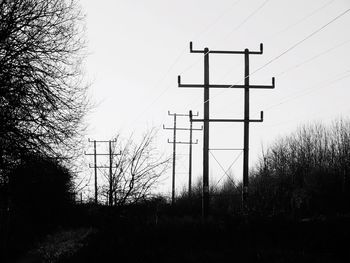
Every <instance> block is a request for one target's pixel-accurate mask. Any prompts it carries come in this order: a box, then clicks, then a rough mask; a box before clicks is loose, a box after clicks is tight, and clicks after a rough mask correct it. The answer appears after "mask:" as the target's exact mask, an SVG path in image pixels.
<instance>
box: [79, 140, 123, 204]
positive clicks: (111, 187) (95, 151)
mask: <svg viewBox="0 0 350 263" xmlns="http://www.w3.org/2000/svg"><path fill="white" fill-rule="evenodd" d="M88 142H93V144H94V153H85V155H93V156H94V165H93V166H91V165H90V164H89V168H94V172H95V173H94V174H95V185H94V186H95V188H94V190H95V203H96V204H97V203H98V193H97V188H98V187H97V168H108V169H109V193H108V203H109V205H110V206H112V205H113V173H112V166H113V156H117V155H120V153H113V152H112V142H115V140H114V141H111V140H109V141H96V140H93V141H92V140H90V139H88ZM96 143H108V146H109V151H108V153H97V150H96V148H97V147H96ZM98 155H102V156H109V166H97V156H98ZM116 167H117V166H116Z"/></svg>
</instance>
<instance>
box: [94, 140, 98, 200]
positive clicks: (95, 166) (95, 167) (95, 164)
mask: <svg viewBox="0 0 350 263" xmlns="http://www.w3.org/2000/svg"><path fill="white" fill-rule="evenodd" d="M94 170H95V204H97V202H98V201H97V154H96V140H94Z"/></svg>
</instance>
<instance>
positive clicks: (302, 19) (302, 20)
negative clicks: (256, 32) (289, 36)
mask: <svg viewBox="0 0 350 263" xmlns="http://www.w3.org/2000/svg"><path fill="white" fill-rule="evenodd" d="M333 2H334V0H330V1H328V2H326V3H325V4H323V5H322V6H320V7H319V8H317V9H315V10H313V11H312V12H310V13H308V14H307V15H306V16H304V17H302V18H301V19H299V20H298V21H296V22H294V23H293V24H289V25H288V26H286V27H285V28H284V29H282V30H280V31H278V32H277V33H275V34H273V35H272V36H271V38H276V37H277V36H278V35H280V34H283V33H284V32H286V31H288V30H289V29H291V28H292V27H295V26H296V25H299V24H300V23H302V22H304V21H305V20H307V19H308V18H310V17H312V16H314V15H315V14H317V13H318V12H319V11H321V10H322V9H324V8H326V7H327V6H329V5H330V4H332V3H333Z"/></svg>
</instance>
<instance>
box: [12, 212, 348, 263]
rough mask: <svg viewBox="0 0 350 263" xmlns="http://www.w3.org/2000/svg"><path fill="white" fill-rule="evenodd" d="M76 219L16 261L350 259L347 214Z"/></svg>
mask: <svg viewBox="0 0 350 263" xmlns="http://www.w3.org/2000/svg"><path fill="white" fill-rule="evenodd" d="M139 212H140V211H139ZM81 218H82V221H81V223H80V224H78V225H75V226H73V227H72V226H71V227H66V228H65V229H58V230H56V231H54V232H53V233H52V234H51V235H49V236H47V237H46V238H44V239H43V240H42V241H41V242H39V243H38V244H36V245H35V246H34V248H32V249H31V250H30V252H27V253H26V254H25V255H24V256H22V257H20V258H19V259H16V262H243V261H244V262H269V263H271V262H350V250H349V244H350V217H347V216H336V217H335V216H334V217H318V218H312V219H301V220H289V219H286V218H283V217H265V218H259V217H222V216H221V217H219V216H217V217H215V218H214V217H211V218H209V219H208V220H206V221H202V220H201V218H200V217H195V216H181V215H170V214H167V215H158V216H153V215H141V214H139V213H129V214H127V213H120V212H116V211H108V210H104V211H102V210H98V209H97V210H96V211H93V212H91V211H90V212H87V211H85V212H83V213H82V217H81ZM83 218H84V219H83Z"/></svg>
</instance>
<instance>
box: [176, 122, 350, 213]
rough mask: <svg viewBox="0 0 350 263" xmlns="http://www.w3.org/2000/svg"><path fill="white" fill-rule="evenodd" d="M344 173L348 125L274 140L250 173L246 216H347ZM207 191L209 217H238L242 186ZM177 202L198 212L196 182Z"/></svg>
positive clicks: (348, 185) (349, 162)
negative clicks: (216, 215) (208, 193)
mask: <svg viewBox="0 0 350 263" xmlns="http://www.w3.org/2000/svg"><path fill="white" fill-rule="evenodd" d="M349 172H350V120H348V119H340V120H337V121H334V122H333V123H332V124H331V125H324V124H321V123H314V124H309V125H304V126H302V127H300V128H299V129H298V130H297V131H296V132H294V133H292V134H291V135H289V136H285V137H282V138H280V139H277V140H276V141H275V142H274V143H273V144H272V145H271V146H270V147H269V148H268V149H266V150H265V151H264V152H263V153H262V155H261V157H260V158H259V161H258V163H257V165H256V166H255V167H254V168H253V169H251V171H250V182H249V200H248V201H249V205H248V212H249V213H250V214H256V215H262V216H276V215H284V216H293V217H302V216H303V217H307V216H318V215H336V214H344V213H348V212H350V201H349V200H350V199H349V197H350V180H349V179H350V177H349ZM210 191H211V200H210V202H211V209H212V211H211V212H212V213H213V214H230V215H235V214H236V215H237V214H241V213H242V200H241V193H242V192H241V191H242V184H241V182H237V181H234V180H233V179H232V177H231V178H230V179H229V178H227V179H226V180H225V181H224V183H223V184H222V185H221V186H215V185H213V186H212V187H211V189H210ZM177 203H178V207H179V208H180V207H181V209H185V210H187V211H189V212H191V213H200V209H201V182H198V183H197V185H196V186H195V187H194V190H193V194H192V197H191V201H189V198H188V195H187V192H186V190H184V191H183V193H182V194H181V195H180V197H179V199H178V201H177ZM189 204H191V205H189ZM181 209H180V210H181Z"/></svg>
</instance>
